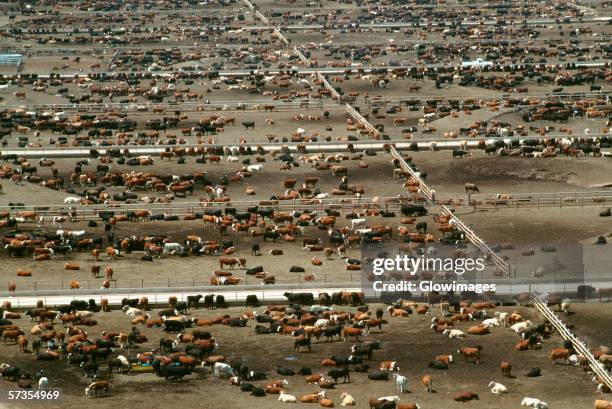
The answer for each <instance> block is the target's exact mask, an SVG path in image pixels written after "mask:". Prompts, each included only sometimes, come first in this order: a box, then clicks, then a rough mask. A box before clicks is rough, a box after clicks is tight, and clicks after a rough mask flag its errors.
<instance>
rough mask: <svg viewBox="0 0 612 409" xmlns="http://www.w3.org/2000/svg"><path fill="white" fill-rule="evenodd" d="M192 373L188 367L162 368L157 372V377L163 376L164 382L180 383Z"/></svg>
mask: <svg viewBox="0 0 612 409" xmlns="http://www.w3.org/2000/svg"><path fill="white" fill-rule="evenodd" d="M191 372H192V370H191V368H190V367H188V366H162V367H160V368H159V371H158V372H157V376H160V377H161V376H163V377H164V380H166V381H168V380H170V381H178V380H180V379H183V378H184V377H185V376H187V375H190V374H191Z"/></svg>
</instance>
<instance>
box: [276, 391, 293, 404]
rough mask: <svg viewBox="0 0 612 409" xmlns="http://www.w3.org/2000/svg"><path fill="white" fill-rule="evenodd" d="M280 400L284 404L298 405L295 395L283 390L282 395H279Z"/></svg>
mask: <svg viewBox="0 0 612 409" xmlns="http://www.w3.org/2000/svg"><path fill="white" fill-rule="evenodd" d="M278 400H279V401H281V402H284V403H296V402H297V398H296V397H295V396H293V395H289V394H287V393H285V392H284V391H282V390H281V392H280V395H278Z"/></svg>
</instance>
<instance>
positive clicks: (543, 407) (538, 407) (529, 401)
mask: <svg viewBox="0 0 612 409" xmlns="http://www.w3.org/2000/svg"><path fill="white" fill-rule="evenodd" d="M521 406H530V407H532V408H533V409H548V404H547V403H546V402H542V401H541V400H539V399H536V398H528V397H525V398H523V400H522V401H521Z"/></svg>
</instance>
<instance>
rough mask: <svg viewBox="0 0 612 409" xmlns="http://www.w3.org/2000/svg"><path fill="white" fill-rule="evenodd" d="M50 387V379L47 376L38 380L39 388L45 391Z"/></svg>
mask: <svg viewBox="0 0 612 409" xmlns="http://www.w3.org/2000/svg"><path fill="white" fill-rule="evenodd" d="M48 387H49V379H48V378H47V377H46V376H43V377H41V378H40V379H39V380H38V390H39V391H45V390H47V388H48Z"/></svg>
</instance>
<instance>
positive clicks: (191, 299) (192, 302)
mask: <svg viewBox="0 0 612 409" xmlns="http://www.w3.org/2000/svg"><path fill="white" fill-rule="evenodd" d="M202 297H203V295H202V294H198V295H188V296H187V306H188V307H190V308H196V309H197V308H198V304H199V303H200V298H202Z"/></svg>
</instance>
